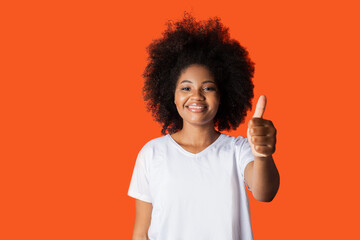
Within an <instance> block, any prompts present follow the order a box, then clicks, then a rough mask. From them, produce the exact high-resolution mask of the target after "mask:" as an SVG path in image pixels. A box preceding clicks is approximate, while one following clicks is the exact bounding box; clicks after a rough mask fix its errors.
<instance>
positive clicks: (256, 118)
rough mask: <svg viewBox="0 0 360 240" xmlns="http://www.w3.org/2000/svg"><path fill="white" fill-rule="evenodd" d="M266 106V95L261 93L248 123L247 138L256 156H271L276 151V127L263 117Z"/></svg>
mask: <svg viewBox="0 0 360 240" xmlns="http://www.w3.org/2000/svg"><path fill="white" fill-rule="evenodd" d="M265 107H266V97H265V95H261V96H260V97H259V100H258V102H257V104H256V109H255V113H254V115H253V117H252V119H250V121H249V123H248V129H247V139H248V141H249V143H250V146H251V150H252V153H253V155H254V156H255V157H269V156H271V155H272V154H273V153H274V152H275V144H276V129H275V127H274V125H273V123H272V122H271V121H270V120H266V119H263V118H262V116H263V114H264V111H265Z"/></svg>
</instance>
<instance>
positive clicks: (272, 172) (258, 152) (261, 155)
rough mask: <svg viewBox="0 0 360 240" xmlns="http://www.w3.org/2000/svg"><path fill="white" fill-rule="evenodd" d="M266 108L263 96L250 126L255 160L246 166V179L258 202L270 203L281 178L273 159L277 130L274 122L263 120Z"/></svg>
mask: <svg viewBox="0 0 360 240" xmlns="http://www.w3.org/2000/svg"><path fill="white" fill-rule="evenodd" d="M265 106H266V97H265V95H262V96H260V98H259V100H258V103H257V105H256V109H255V113H254V116H253V118H252V119H250V121H249V124H248V130H247V136H248V141H249V144H250V147H251V150H252V153H253V155H254V158H255V159H254V161H253V162H250V163H249V164H248V165H247V166H246V168H245V171H244V178H245V182H246V184H248V186H249V187H250V189H251V191H252V193H253V196H254V198H255V199H256V200H258V201H262V202H270V201H272V200H273V198H274V197H275V195H276V193H277V191H278V189H279V185H280V176H279V172H278V170H277V168H276V166H275V163H274V159H273V158H272V154H273V153H274V152H275V145H276V128H275V127H274V124H273V123H272V121H270V120H266V119H263V114H264V111H265Z"/></svg>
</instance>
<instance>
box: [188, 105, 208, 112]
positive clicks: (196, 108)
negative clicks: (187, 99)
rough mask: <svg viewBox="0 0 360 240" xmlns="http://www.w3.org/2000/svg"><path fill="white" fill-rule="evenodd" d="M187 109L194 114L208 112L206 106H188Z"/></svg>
mask: <svg viewBox="0 0 360 240" xmlns="http://www.w3.org/2000/svg"><path fill="white" fill-rule="evenodd" d="M186 108H187V109H188V110H189V111H190V112H193V113H200V112H204V111H206V109H207V107H206V106H186Z"/></svg>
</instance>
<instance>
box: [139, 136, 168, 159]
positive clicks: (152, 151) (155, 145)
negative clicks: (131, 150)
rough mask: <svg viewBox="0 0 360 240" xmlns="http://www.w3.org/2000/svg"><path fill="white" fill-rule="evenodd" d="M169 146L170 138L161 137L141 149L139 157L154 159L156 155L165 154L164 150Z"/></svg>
mask: <svg viewBox="0 0 360 240" xmlns="http://www.w3.org/2000/svg"><path fill="white" fill-rule="evenodd" d="M167 144H168V136H167V135H165V136H161V137H157V138H154V139H151V140H150V141H148V142H146V143H145V144H144V145H143V147H142V148H141V150H140V152H139V155H141V156H147V157H152V156H154V155H156V154H159V153H161V152H163V151H164V150H163V149H164V148H165V147H166V145H167Z"/></svg>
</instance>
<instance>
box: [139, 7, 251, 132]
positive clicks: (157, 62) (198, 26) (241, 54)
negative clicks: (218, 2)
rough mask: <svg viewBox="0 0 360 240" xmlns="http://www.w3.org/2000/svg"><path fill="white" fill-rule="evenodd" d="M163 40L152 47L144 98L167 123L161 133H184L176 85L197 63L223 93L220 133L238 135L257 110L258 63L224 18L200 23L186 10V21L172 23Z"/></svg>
mask: <svg viewBox="0 0 360 240" xmlns="http://www.w3.org/2000/svg"><path fill="white" fill-rule="evenodd" d="M167 25H168V29H167V30H165V31H164V32H163V33H162V35H163V37H162V38H160V39H155V40H153V42H152V43H150V45H149V46H148V47H147V48H146V49H147V52H148V54H149V56H148V64H147V66H146V68H145V70H144V73H143V75H142V76H143V77H144V79H145V82H144V87H143V89H142V90H143V98H144V100H145V102H147V104H146V106H147V111H152V116H153V117H154V118H155V120H156V121H157V122H159V123H160V124H162V130H161V133H162V134H163V135H165V134H166V131H167V132H168V133H170V134H172V133H175V132H177V131H178V130H180V129H182V124H183V120H182V118H181V116H180V115H179V113H178V112H177V109H176V105H175V104H174V94H175V89H176V82H177V80H178V78H179V76H180V74H181V73H182V71H184V70H185V69H186V68H187V67H189V66H190V65H192V64H199V65H203V66H206V67H207V68H208V69H209V70H210V72H211V73H212V74H213V76H214V79H215V81H216V84H217V86H218V88H219V92H220V99H221V104H220V105H219V108H218V112H217V114H216V116H215V117H214V128H217V129H218V131H223V130H230V129H233V130H235V129H236V128H237V127H238V126H239V125H240V123H242V122H244V120H245V117H246V115H247V111H248V110H249V109H250V110H251V108H252V105H251V99H252V98H253V97H254V93H253V89H254V84H253V82H252V78H253V74H254V63H253V62H252V61H251V60H250V58H249V57H248V52H247V50H246V49H245V48H244V47H242V46H241V45H240V44H239V42H238V41H237V40H234V39H230V37H229V32H228V30H229V28H227V27H224V26H223V24H222V23H221V22H220V18H218V17H214V18H210V19H208V20H206V21H201V22H197V21H196V20H195V19H194V17H192V16H191V15H190V14H189V13H187V12H186V11H185V13H184V18H183V19H182V21H178V22H175V23H174V22H173V21H171V20H169V21H168V23H167Z"/></svg>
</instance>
